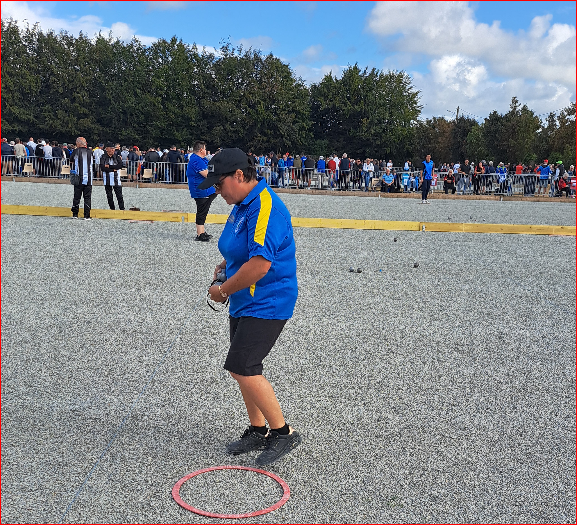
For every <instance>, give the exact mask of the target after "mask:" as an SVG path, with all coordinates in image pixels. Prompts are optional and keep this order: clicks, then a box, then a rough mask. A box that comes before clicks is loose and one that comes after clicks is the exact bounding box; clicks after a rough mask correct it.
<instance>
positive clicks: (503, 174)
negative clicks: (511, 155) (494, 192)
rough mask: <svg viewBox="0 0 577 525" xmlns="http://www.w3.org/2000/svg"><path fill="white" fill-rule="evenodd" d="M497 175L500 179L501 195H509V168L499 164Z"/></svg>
mask: <svg viewBox="0 0 577 525" xmlns="http://www.w3.org/2000/svg"><path fill="white" fill-rule="evenodd" d="M495 173H496V174H497V177H498V178H499V193H503V194H504V193H507V168H506V167H505V164H504V163H502V162H499V165H498V166H497V169H496V170H495Z"/></svg>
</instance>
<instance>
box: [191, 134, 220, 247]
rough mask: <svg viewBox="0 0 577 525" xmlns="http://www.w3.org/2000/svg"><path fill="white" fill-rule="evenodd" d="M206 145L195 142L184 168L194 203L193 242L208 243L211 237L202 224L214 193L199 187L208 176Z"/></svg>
mask: <svg viewBox="0 0 577 525" xmlns="http://www.w3.org/2000/svg"><path fill="white" fill-rule="evenodd" d="M205 157H206V143H205V142H201V141H198V142H195V143H194V145H193V146H192V155H191V156H190V158H189V159H188V165H187V166H186V177H187V179H188V190H189V191H190V196H191V197H192V198H193V199H194V201H195V202H196V238H195V241H202V242H208V241H210V239H211V238H212V235H209V234H208V233H206V231H205V229H204V223H205V222H206V216H207V215H208V210H209V209H210V205H211V204H212V201H213V200H214V199H215V198H216V192H215V191H214V188H213V187H212V185H209V186H207V187H206V188H207V189H201V188H200V187H199V186H200V184H201V183H202V182H204V181H205V180H206V177H207V175H208V167H207V166H208V161H207V160H206V158H205Z"/></svg>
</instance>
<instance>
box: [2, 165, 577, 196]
mask: <svg viewBox="0 0 577 525" xmlns="http://www.w3.org/2000/svg"><path fill="white" fill-rule="evenodd" d="M1 164H2V175H12V176H21V177H37V178H57V179H68V178H69V177H70V162H69V159H68V158H66V157H64V158H56V159H55V158H52V159H46V158H41V157H34V156H30V157H15V156H14V155H2V159H1ZM123 165H124V167H123V169H122V170H121V172H120V176H121V180H122V181H129V182H130V181H132V182H142V183H150V184H153V183H166V184H186V183H187V182H188V179H187V177H186V167H187V163H186V162H180V163H176V164H173V163H170V162H153V163H152V162H145V161H142V160H138V161H123ZM93 170H94V178H95V180H102V179H103V177H102V172H101V171H100V164H99V163H97V162H93ZM257 171H258V173H259V175H261V176H263V177H265V178H266V180H267V183H268V184H269V185H270V186H272V187H280V188H282V187H285V188H313V189H327V190H330V189H341V190H344V189H347V190H352V191H368V190H370V191H380V189H381V187H382V180H383V175H384V173H385V172H384V171H381V170H375V171H374V172H373V173H372V176H369V177H368V183H369V185H368V187H367V186H366V182H367V180H366V179H367V178H366V176H365V172H364V171H363V170H362V169H360V168H357V167H356V166H353V167H352V168H351V169H350V170H349V171H348V172H343V171H342V170H337V171H336V172H331V171H330V170H328V169H325V170H324V171H318V170H317V169H316V168H313V169H311V168H300V169H299V168H295V167H286V168H278V167H275V168H273V167H271V166H257ZM392 171H393V175H394V177H395V178H394V182H393V184H392V186H393V187H394V191H397V192H402V193H406V192H410V191H414V192H418V191H419V172H418V171H412V172H407V171H404V170H403V169H402V168H400V167H393V169H392ZM447 173H448V172H446V171H436V170H435V172H434V177H433V182H432V184H431V193H437V192H444V191H445V188H444V180H443V179H444V177H445V175H446V174H447ZM574 186H575V182H574V179H573V180H572V189H571V193H572V194H574V193H575V189H574ZM557 189H558V188H557V181H556V180H554V177H553V176H552V175H551V176H550V177H549V178H548V179H547V181H546V183H544V182H542V180H541V177H540V175H539V174H538V173H529V174H522V175H517V174H514V173H508V174H507V177H506V180H505V182H503V183H500V182H499V175H498V174H497V173H491V174H483V175H481V178H480V182H479V186H478V191H479V194H485V195H537V194H539V193H540V194H545V195H549V196H550V197H552V196H554V195H555V194H556V193H557ZM448 191H449V192H451V193H452V189H448ZM474 193H475V186H474V184H473V180H472V176H468V177H465V176H462V175H461V174H458V173H457V174H455V194H458V195H473V194H474Z"/></svg>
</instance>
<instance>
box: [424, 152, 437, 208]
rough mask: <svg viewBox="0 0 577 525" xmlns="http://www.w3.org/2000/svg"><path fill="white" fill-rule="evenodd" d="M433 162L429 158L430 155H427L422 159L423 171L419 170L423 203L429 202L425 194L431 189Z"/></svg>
mask: <svg viewBox="0 0 577 525" xmlns="http://www.w3.org/2000/svg"><path fill="white" fill-rule="evenodd" d="M434 166H435V164H434V163H433V161H432V160H431V155H427V156H426V157H425V160H424V161H423V171H422V172H421V191H422V198H423V204H429V201H428V200H427V195H428V194H429V191H430V190H431V182H432V180H433V169H434Z"/></svg>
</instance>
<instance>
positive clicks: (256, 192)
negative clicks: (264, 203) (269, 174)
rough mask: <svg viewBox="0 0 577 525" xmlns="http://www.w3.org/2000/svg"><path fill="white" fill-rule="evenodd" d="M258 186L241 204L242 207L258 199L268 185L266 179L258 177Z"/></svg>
mask: <svg viewBox="0 0 577 525" xmlns="http://www.w3.org/2000/svg"><path fill="white" fill-rule="evenodd" d="M257 180H258V184H257V185H256V186H255V187H254V188H253V189H252V190H251V191H250V193H249V194H248V195H247V196H246V197H245V199H244V200H243V201H242V202H241V203H240V206H247V205H248V204H250V203H251V202H252V201H253V200H255V199H256V198H257V196H258V195H259V194H260V192H261V191H262V190H264V189H265V188H266V187H267V186H268V185H267V183H266V179H265V178H264V177H258V178H257Z"/></svg>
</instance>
